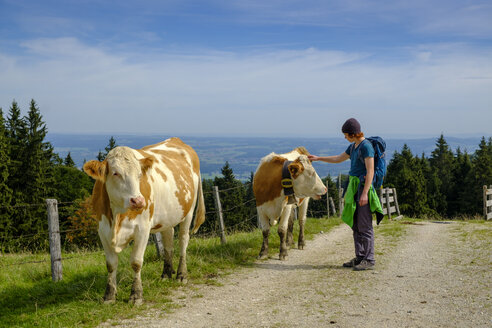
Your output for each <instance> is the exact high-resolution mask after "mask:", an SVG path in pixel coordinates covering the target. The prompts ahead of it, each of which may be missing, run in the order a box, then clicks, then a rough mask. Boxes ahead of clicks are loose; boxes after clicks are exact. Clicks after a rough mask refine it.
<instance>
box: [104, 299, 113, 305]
mask: <svg viewBox="0 0 492 328" xmlns="http://www.w3.org/2000/svg"><path fill="white" fill-rule="evenodd" d="M114 303H116V300H115V299H112V300H104V301H103V304H114Z"/></svg>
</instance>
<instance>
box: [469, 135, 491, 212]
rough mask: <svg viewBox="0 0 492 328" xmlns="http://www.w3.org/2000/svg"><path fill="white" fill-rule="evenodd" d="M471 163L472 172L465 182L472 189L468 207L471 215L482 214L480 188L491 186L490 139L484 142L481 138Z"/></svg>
mask: <svg viewBox="0 0 492 328" xmlns="http://www.w3.org/2000/svg"><path fill="white" fill-rule="evenodd" d="M471 161H472V170H471V171H470V175H469V178H468V182H467V184H469V185H470V186H471V188H472V190H471V191H470V194H471V205H470V207H471V211H473V212H472V213H473V214H482V209H483V196H482V193H483V189H482V188H483V186H484V185H485V186H490V185H492V138H489V140H488V141H486V140H485V137H482V139H481V140H480V144H479V145H478V149H477V150H476V151H475V153H474V154H473V157H472V160H471Z"/></svg>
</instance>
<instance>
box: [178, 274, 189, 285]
mask: <svg viewBox="0 0 492 328" xmlns="http://www.w3.org/2000/svg"><path fill="white" fill-rule="evenodd" d="M176 280H177V281H179V282H180V283H182V284H187V283H188V278H187V277H184V276H177V277H176Z"/></svg>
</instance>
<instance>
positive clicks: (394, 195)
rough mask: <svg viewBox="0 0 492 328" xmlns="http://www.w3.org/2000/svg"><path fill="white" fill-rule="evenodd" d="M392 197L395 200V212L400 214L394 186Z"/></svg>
mask: <svg viewBox="0 0 492 328" xmlns="http://www.w3.org/2000/svg"><path fill="white" fill-rule="evenodd" d="M393 198H394V200H395V208H396V214H398V216H400V215H401V214H400V206H399V205H398V198H397V197H396V188H393Z"/></svg>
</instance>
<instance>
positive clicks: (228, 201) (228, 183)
mask: <svg viewBox="0 0 492 328" xmlns="http://www.w3.org/2000/svg"><path fill="white" fill-rule="evenodd" d="M221 172H222V177H216V178H215V179H214V182H215V185H216V186H217V187H218V188H219V190H222V191H223V192H221V193H220V201H221V205H222V210H223V211H224V224H225V226H226V228H234V229H238V228H242V227H243V226H244V225H245V224H246V222H245V220H246V215H247V213H246V212H247V209H246V208H245V206H244V204H243V203H244V196H245V192H246V191H245V189H244V185H243V184H242V183H241V181H239V180H237V179H236V177H235V176H234V172H233V171H232V168H231V167H230V165H229V162H226V163H225V165H224V166H223V167H222V169H221Z"/></svg>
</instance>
